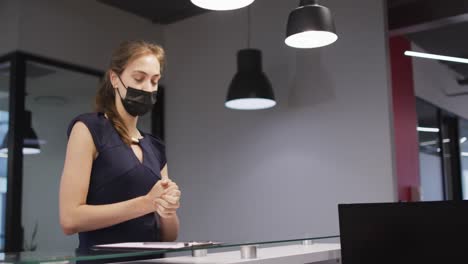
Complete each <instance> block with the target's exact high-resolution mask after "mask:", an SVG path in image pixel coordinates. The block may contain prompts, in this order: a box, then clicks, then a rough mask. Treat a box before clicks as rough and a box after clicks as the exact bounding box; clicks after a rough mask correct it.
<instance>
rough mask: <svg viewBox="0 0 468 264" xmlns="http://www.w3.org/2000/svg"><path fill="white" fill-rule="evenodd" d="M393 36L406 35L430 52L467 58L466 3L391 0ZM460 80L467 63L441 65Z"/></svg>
mask: <svg viewBox="0 0 468 264" xmlns="http://www.w3.org/2000/svg"><path fill="white" fill-rule="evenodd" d="M388 20H389V29H390V34H391V35H404V36H406V37H407V38H408V39H410V40H411V41H412V42H414V43H415V44H416V45H418V46H419V47H420V48H422V49H423V50H425V51H426V52H428V53H433V54H440V55H447V56H454V57H463V58H468V1H467V0H449V1H441V0H388ZM441 63H443V64H444V65H446V66H447V67H448V68H450V69H451V70H453V71H454V73H455V74H454V76H458V77H457V80H463V79H466V80H468V64H461V63H449V62H441Z"/></svg>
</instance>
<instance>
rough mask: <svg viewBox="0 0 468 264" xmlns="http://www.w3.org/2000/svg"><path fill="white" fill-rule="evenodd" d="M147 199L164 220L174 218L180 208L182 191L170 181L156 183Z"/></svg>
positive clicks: (164, 180) (163, 180)
mask: <svg viewBox="0 0 468 264" xmlns="http://www.w3.org/2000/svg"><path fill="white" fill-rule="evenodd" d="M146 197H147V198H148V199H149V200H150V201H151V202H152V208H153V211H155V212H157V213H158V214H159V215H160V216H161V217H163V218H166V217H171V216H173V215H174V213H175V211H176V210H177V209H178V208H179V199H180V190H179V187H178V186H177V184H176V183H175V182H173V181H171V180H170V179H162V180H160V181H158V182H156V184H155V185H154V186H153V188H152V189H151V190H150V191H149V192H148V194H147V195H146Z"/></svg>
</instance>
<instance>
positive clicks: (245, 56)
mask: <svg viewBox="0 0 468 264" xmlns="http://www.w3.org/2000/svg"><path fill="white" fill-rule="evenodd" d="M275 105H276V101H275V96H274V94H273V89H272V87H271V83H270V81H269V80H268V78H267V77H266V75H265V73H264V72H263V71H262V53H261V51H260V50H257V49H242V50H239V51H238V53H237V73H236V75H234V78H233V79H232V81H231V84H230V86H229V90H228V94H227V98H226V102H225V106H226V107H227V108H231V109H237V110H257V109H266V108H270V107H273V106H275Z"/></svg>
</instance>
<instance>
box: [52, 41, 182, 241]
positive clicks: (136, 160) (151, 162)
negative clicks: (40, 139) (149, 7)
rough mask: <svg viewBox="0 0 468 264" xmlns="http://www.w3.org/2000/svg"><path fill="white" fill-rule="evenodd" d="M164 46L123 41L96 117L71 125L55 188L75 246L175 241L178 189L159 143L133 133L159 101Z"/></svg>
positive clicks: (99, 96)
mask: <svg viewBox="0 0 468 264" xmlns="http://www.w3.org/2000/svg"><path fill="white" fill-rule="evenodd" d="M163 64H164V51H163V49H162V48H161V47H159V46H157V45H154V44H151V43H148V42H144V41H129V42H124V43H122V44H121V45H120V46H119V47H118V48H117V49H116V50H115V51H114V53H113V55H112V58H111V63H110V67H109V69H108V70H107V72H106V75H105V77H104V80H103V82H102V84H101V86H100V88H99V91H98V93H97V96H96V110H97V111H96V113H88V114H82V115H80V116H78V117H76V118H75V119H73V120H72V121H71V123H70V126H69V129H68V137H69V139H68V145H67V152H66V158H65V164H64V169H63V173H62V179H61V183H60V224H61V226H62V229H63V232H64V233H65V234H67V235H71V234H75V233H79V242H80V243H79V248H80V249H85V248H89V247H91V246H93V245H97V244H107V243H118V242H136V241H174V240H176V238H177V235H178V231H179V219H178V217H177V214H176V210H177V209H178V208H179V199H180V194H181V193H180V190H179V188H178V186H177V184H175V183H174V182H173V181H171V180H170V179H169V177H168V174H167V164H166V155H165V146H164V143H163V142H162V141H161V140H160V139H159V138H157V137H154V136H151V135H150V134H147V133H143V132H142V131H139V130H138V129H137V122H138V117H139V116H141V115H144V114H145V113H147V112H148V111H150V110H151V108H152V106H153V105H154V103H155V102H156V92H157V90H158V82H159V79H160V78H161V68H162V65H163Z"/></svg>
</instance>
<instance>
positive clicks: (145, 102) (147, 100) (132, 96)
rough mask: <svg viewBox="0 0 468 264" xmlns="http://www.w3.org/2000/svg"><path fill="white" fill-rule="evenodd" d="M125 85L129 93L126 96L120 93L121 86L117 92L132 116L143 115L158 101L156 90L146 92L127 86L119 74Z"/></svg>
mask: <svg viewBox="0 0 468 264" xmlns="http://www.w3.org/2000/svg"><path fill="white" fill-rule="evenodd" d="M117 77H118V78H119V80H120V82H121V83H122V84H123V86H124V87H125V88H126V89H127V94H126V95H125V98H122V95H121V94H120V91H119V88H117V92H118V93H119V96H120V100H122V104H123V106H124V108H125V110H127V112H128V113H129V114H130V115H132V116H142V115H144V114H146V113H148V112H149V111H150V110H151V109H152V108H153V105H154V104H155V103H156V91H155V92H146V91H143V90H139V89H135V88H132V87H130V86H128V87H127V86H125V84H124V83H123V82H122V79H120V76H117Z"/></svg>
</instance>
